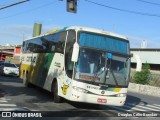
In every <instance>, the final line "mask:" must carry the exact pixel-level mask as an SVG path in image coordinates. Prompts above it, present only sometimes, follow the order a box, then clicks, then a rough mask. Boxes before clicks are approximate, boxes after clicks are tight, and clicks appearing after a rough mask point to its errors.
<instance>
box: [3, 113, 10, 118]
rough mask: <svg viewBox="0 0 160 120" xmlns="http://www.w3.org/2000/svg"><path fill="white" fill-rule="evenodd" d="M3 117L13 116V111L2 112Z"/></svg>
mask: <svg viewBox="0 0 160 120" xmlns="http://www.w3.org/2000/svg"><path fill="white" fill-rule="evenodd" d="M2 117H11V112H2Z"/></svg>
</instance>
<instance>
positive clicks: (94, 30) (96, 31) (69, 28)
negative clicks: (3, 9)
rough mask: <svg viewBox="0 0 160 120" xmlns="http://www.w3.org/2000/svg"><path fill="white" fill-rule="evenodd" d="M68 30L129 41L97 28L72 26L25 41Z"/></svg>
mask: <svg viewBox="0 0 160 120" xmlns="http://www.w3.org/2000/svg"><path fill="white" fill-rule="evenodd" d="M66 30H76V31H86V32H92V33H98V34H104V35H109V36H112V37H117V38H121V39H124V40H127V41H128V38H127V37H125V36H122V35H119V34H116V33H112V32H108V31H104V30H100V29H95V28H90V27H81V26H70V27H64V28H61V29H59V28H56V29H53V30H51V31H49V32H45V33H42V34H41V35H39V36H36V37H31V38H29V39H26V40H25V41H27V40H30V39H33V38H38V37H42V36H46V35H50V34H53V33H56V32H60V31H66Z"/></svg>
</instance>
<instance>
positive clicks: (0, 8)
mask: <svg viewBox="0 0 160 120" xmlns="http://www.w3.org/2000/svg"><path fill="white" fill-rule="evenodd" d="M27 1H29V0H22V1H19V2H15V3H12V4H9V5H6V6H3V7H0V10H2V9H5V8H8V7H12V6H14V5H18V4H21V3H24V2H27Z"/></svg>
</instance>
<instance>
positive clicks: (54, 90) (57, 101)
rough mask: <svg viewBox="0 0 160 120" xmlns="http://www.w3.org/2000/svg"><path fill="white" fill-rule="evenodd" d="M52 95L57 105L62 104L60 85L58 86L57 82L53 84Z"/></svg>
mask: <svg viewBox="0 0 160 120" xmlns="http://www.w3.org/2000/svg"><path fill="white" fill-rule="evenodd" d="M52 93H53V101H54V102H55V103H60V102H62V98H61V97H60V96H59V95H58V84H57V82H54V83H53V84H52Z"/></svg>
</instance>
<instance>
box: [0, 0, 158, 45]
mask: <svg viewBox="0 0 160 120" xmlns="http://www.w3.org/2000/svg"><path fill="white" fill-rule="evenodd" d="M18 1H21V0H0V8H2V7H3V6H6V5H9V4H12V3H15V2H18ZM34 23H41V24H42V32H47V31H50V30H52V29H54V28H62V27H66V26H85V27H91V28H97V29H101V30H105V31H110V32H113V33H117V34H120V35H123V36H126V37H128V39H129V41H130V46H131V48H140V47H141V43H142V41H144V40H145V41H146V42H147V48H160V42H159V41H160V0H78V5H77V13H70V12H67V11H66V0H30V1H28V2H24V3H21V4H19V5H15V6H12V7H8V8H5V9H0V45H6V44H10V45H17V44H22V42H23V40H24V39H27V38H29V37H31V36H32V32H33V25H34Z"/></svg>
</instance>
